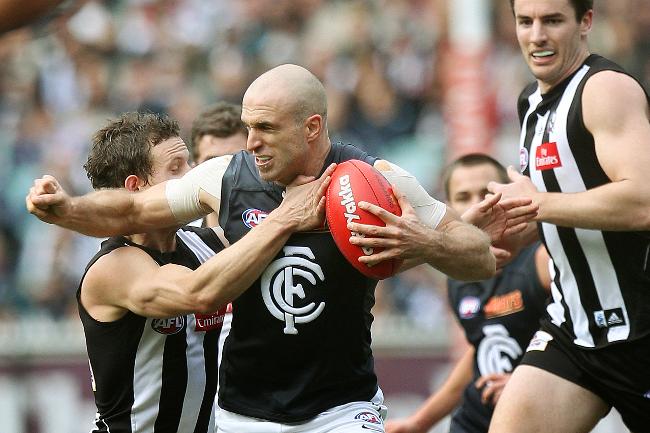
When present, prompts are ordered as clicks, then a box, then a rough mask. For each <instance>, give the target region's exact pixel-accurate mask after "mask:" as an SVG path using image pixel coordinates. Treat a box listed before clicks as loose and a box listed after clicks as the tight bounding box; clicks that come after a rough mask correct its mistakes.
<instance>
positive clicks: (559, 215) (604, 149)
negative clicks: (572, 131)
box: [488, 71, 650, 231]
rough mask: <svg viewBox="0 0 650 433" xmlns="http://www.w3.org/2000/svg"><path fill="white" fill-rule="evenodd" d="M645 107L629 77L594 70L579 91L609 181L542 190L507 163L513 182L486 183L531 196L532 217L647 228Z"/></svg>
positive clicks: (649, 140) (649, 146)
mask: <svg viewBox="0 0 650 433" xmlns="http://www.w3.org/2000/svg"><path fill="white" fill-rule="evenodd" d="M648 110H649V108H648V102H647V99H646V95H645V93H644V92H643V90H642V88H641V86H640V85H639V84H638V83H637V82H636V81H634V80H633V79H632V78H630V77H629V76H627V75H624V74H621V73H618V72H614V71H602V72H599V73H597V74H594V75H593V76H592V77H590V78H589V80H588V81H587V83H586V84H585V88H584V91H583V94H582V113H583V121H584V124H585V127H586V128H587V129H588V130H589V132H591V134H592V135H593V137H594V142H595V150H596V156H597V158H598V162H599V164H600V166H601V167H602V169H603V171H604V172H605V174H606V175H607V177H608V178H609V179H610V180H611V182H610V183H606V184H604V185H602V186H599V187H596V188H593V189H589V190H587V191H583V192H576V193H546V192H539V191H537V189H536V188H535V186H534V185H533V184H532V182H531V181H530V179H529V178H527V177H525V176H522V175H521V174H519V173H518V172H517V171H515V170H514V169H512V168H510V169H509V170H508V174H509V176H510V179H511V180H512V183H509V184H498V183H492V182H491V183H490V185H489V186H488V188H489V189H490V190H491V191H493V192H502V193H503V195H504V197H522V196H525V197H530V198H532V199H533V202H535V203H537V204H539V212H538V215H537V217H536V218H535V219H536V220H537V221H545V222H549V223H552V224H556V225H558V226H563V227H578V228H584V229H596V230H612V231H616V230H644V231H645V230H650V183H649V182H648V181H647V170H648V167H649V166H650V122H649V121H648V119H649V118H650V114H649V112H648ZM560 158H562V155H560ZM574 176H578V174H575V175H574ZM576 180H577V181H579V179H576Z"/></svg>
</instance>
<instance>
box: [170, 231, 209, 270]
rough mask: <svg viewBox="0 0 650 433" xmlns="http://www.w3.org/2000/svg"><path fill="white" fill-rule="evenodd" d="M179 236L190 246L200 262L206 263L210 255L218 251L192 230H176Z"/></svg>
mask: <svg viewBox="0 0 650 433" xmlns="http://www.w3.org/2000/svg"><path fill="white" fill-rule="evenodd" d="M176 234H177V235H178V237H179V238H181V240H182V241H183V242H184V243H185V245H187V246H188V247H189V249H190V250H192V252H193V253H194V254H195V255H196V258H197V259H199V262H200V263H205V261H206V260H208V259H209V258H210V257H212V256H214V255H215V254H216V253H215V252H214V250H213V249H212V248H210V247H209V246H208V245H207V244H206V243H205V242H203V240H202V239H201V237H200V236H199V235H197V234H196V233H194V232H191V231H183V230H178V231H177V232H176Z"/></svg>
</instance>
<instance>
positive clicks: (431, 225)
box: [28, 65, 528, 433]
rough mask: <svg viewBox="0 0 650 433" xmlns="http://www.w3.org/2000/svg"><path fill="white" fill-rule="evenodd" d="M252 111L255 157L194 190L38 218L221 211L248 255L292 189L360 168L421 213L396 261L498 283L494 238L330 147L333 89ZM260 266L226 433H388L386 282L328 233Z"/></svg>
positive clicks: (120, 227)
mask: <svg viewBox="0 0 650 433" xmlns="http://www.w3.org/2000/svg"><path fill="white" fill-rule="evenodd" d="M242 106H243V109H242V120H243V122H244V124H246V126H247V128H248V141H247V148H248V151H249V152H241V153H238V154H236V155H234V156H224V157H220V158H214V159H211V160H209V161H206V162H204V163H203V164H200V165H198V166H197V167H196V168H194V169H193V170H192V171H190V172H189V173H187V174H186V175H185V176H183V178H182V179H178V180H172V181H170V182H167V183H166V184H164V185H163V184H161V185H157V186H154V187H152V188H149V189H147V190H146V191H144V192H142V193H138V194H126V193H125V192H124V191H115V190H112V191H100V192H96V193H92V194H89V195H86V196H83V197H74V198H70V197H68V196H67V195H66V194H65V192H64V191H63V190H61V189H56V190H55V191H51V193H50V192H45V193H39V192H34V193H30V195H29V196H28V200H29V201H30V202H31V206H30V211H31V212H33V213H34V214H36V215H37V216H39V218H42V219H43V220H45V221H48V222H53V223H56V224H59V225H62V226H64V227H68V228H72V229H75V230H78V231H81V232H83V233H86V234H91V235H98V236H100V235H110V234H115V233H124V232H129V231H134V230H135V231H142V230H144V229H146V228H147V227H149V228H150V227H160V226H169V225H173V224H177V223H178V222H179V221H180V222H185V221H191V220H194V219H196V218H197V217H199V216H202V215H205V214H207V213H210V212H212V211H213V210H215V211H218V212H219V222H220V225H221V227H222V228H223V229H224V232H225V235H226V237H227V238H228V241H230V242H231V243H233V245H235V246H236V245H238V244H239V243H240V242H241V241H242V240H244V239H246V236H247V235H246V233H249V232H250V231H251V230H252V231H256V228H255V227H257V226H258V225H264V224H266V221H267V219H268V218H269V215H272V214H273V213H274V212H276V211H275V210H274V209H276V208H277V206H278V205H280V203H281V202H282V195H283V193H284V189H285V188H284V185H287V184H289V183H291V182H293V181H294V179H295V178H296V177H298V176H300V175H310V176H317V175H319V174H320V173H321V172H323V170H324V169H325V167H328V166H330V164H331V163H337V162H341V161H344V160H348V159H351V158H356V159H362V160H365V161H367V162H369V163H374V164H375V166H377V167H379V168H380V169H382V170H383V173H384V175H385V176H386V177H387V178H388V179H389V181H391V182H392V183H394V184H397V186H398V188H399V189H400V191H402V192H403V193H404V195H405V196H406V197H407V198H408V199H409V201H410V202H411V203H413V204H414V206H413V207H411V206H410V205H409V204H408V203H407V202H406V201H404V200H401V201H402V204H403V211H404V213H403V216H402V217H401V218H399V217H396V218H398V221H399V222H400V225H399V228H398V227H395V230H394V231H393V234H394V235H395V236H397V237H402V238H406V239H409V240H411V243H410V248H408V249H388V250H387V251H386V254H385V256H386V255H401V256H402V257H403V258H404V259H410V260H411V261H412V262H416V261H417V262H420V263H421V262H424V261H426V262H428V263H430V264H431V265H433V266H436V267H438V268H439V269H441V270H442V271H444V272H446V273H448V274H450V275H452V276H454V277H456V278H459V279H483V278H487V277H489V276H491V275H492V274H493V273H494V271H495V259H494V256H493V255H492V254H491V253H490V250H489V238H488V237H487V236H486V235H485V234H484V233H483V232H481V230H479V229H477V228H476V227H473V226H471V225H469V224H465V223H463V222H461V221H460V220H459V219H458V217H457V216H456V214H455V213H454V212H453V211H448V209H447V208H446V206H445V205H444V204H442V203H440V202H438V201H437V200H434V199H433V198H431V197H430V196H429V195H428V194H426V192H424V189H423V188H422V187H421V186H420V185H419V184H418V183H417V181H416V180H415V179H414V178H413V177H412V176H410V175H409V174H408V173H406V172H404V171H403V170H401V169H400V168H399V167H396V166H394V165H392V164H390V163H388V162H386V161H380V160H375V158H372V157H370V156H368V155H366V154H365V153H363V152H361V151H359V150H358V149H357V148H355V147H353V146H345V145H341V144H332V143H331V142H330V140H329V135H328V132H327V101H326V96H325V89H324V87H323V85H322V84H321V83H320V81H319V80H318V79H317V78H316V77H315V76H314V75H313V74H311V73H310V72H309V71H307V70H306V69H304V68H302V67H299V66H296V65H281V66H278V67H276V68H274V69H271V70H270V71H268V72H266V73H264V74H262V75H261V76H260V77H258V78H257V79H256V80H255V81H254V82H253V83H252V84H251V85H250V86H249V88H248V89H247V91H246V93H245V95H244V99H243V104H242ZM47 183H48V180H47V179H40V180H37V181H36V186H35V188H37V189H39V191H42V190H43V189H44V185H43V184H47ZM108 204H110V207H109V206H108ZM44 209H45V210H44ZM511 211H512V213H508V212H506V214H507V216H508V218H506V220H505V224H510V223H509V221H510V222H512V223H513V224H515V223H516V222H517V221H519V219H518V218H519V216H522V215H523V216H522V217H523V218H525V214H526V213H527V212H528V209H527V208H526V207H525V206H523V207H513V208H512V209H511ZM515 215H518V216H515ZM510 217H512V218H510ZM230 248H232V247H230ZM371 260H372V259H371ZM249 266H252V264H249ZM255 266H256V267H260V268H264V269H262V275H261V277H260V278H259V279H258V280H256V281H254V282H251V288H250V289H249V290H247V291H245V292H244V293H243V295H242V296H239V297H238V298H237V299H236V300H235V301H234V303H233V322H232V329H231V333H230V335H229V336H228V338H227V339H226V342H225V345H224V351H223V358H222V363H221V366H220V376H219V377H220V388H219V399H218V401H219V405H220V407H221V408H222V410H220V411H219V414H218V431H219V432H233V433H240V432H244V431H260V432H265V431H278V430H279V429H283V431H286V432H314V431H327V432H329V431H345V432H360V433H367V432H368V431H369V430H370V431H383V421H382V419H381V415H382V411H383V409H382V402H383V396H382V393H381V390H380V389H379V387H378V384H377V378H376V376H375V373H374V368H373V357H372V351H371V348H370V326H371V323H372V315H371V314H370V309H371V307H372V305H373V303H374V287H375V285H376V283H377V282H376V281H374V280H371V279H369V278H366V277H364V276H363V275H361V274H360V273H359V272H357V271H356V270H355V269H354V268H353V267H352V266H351V265H350V264H349V263H347V262H346V261H345V259H344V258H343V256H342V255H341V253H340V252H339V251H338V249H337V248H336V246H335V244H334V242H333V239H332V237H331V235H330V234H329V233H328V232H327V231H324V230H320V231H312V232H306V233H299V234H295V235H293V236H291V237H290V238H289V239H288V240H287V241H286V243H285V245H284V247H283V248H282V249H281V251H280V253H279V254H277V255H276V256H275V257H274V258H273V260H272V261H271V263H270V264H268V266H267V263H261V264H255Z"/></svg>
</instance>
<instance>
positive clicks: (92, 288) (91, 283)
mask: <svg viewBox="0 0 650 433" xmlns="http://www.w3.org/2000/svg"><path fill="white" fill-rule="evenodd" d="M152 266H156V267H157V264H156V262H155V261H154V260H153V258H152V257H151V256H149V255H148V254H147V253H146V252H145V251H143V250H142V249H140V248H138V247H135V246H133V245H129V244H126V243H125V244H123V245H121V246H120V247H118V248H115V249H113V250H111V251H109V252H107V253H106V254H104V255H102V256H101V257H99V258H98V259H97V260H96V261H95V262H94V263H92V265H90V266H89V268H88V270H87V271H86V273H85V275H84V277H83V280H82V285H81V286H82V288H83V290H84V291H85V292H86V293H87V294H88V293H91V294H93V293H94V294H97V295H101V296H100V297H102V298H103V297H104V295H102V293H103V292H104V291H107V290H109V291H111V292H119V290H120V288H121V287H123V286H124V283H125V281H129V280H131V279H135V278H139V277H140V276H141V275H143V274H144V273H145V272H146V270H147V269H148V268H150V267H152Z"/></svg>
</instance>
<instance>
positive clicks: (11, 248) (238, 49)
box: [0, 0, 650, 433]
mask: <svg viewBox="0 0 650 433" xmlns="http://www.w3.org/2000/svg"><path fill="white" fill-rule="evenodd" d="M596 4H597V7H596V18H595V27H594V31H593V32H592V35H591V37H590V40H591V47H592V50H593V51H594V52H597V53H600V54H602V55H605V56H608V57H611V58H613V59H614V60H616V61H618V62H619V63H621V64H622V65H624V66H625V67H627V68H628V70H629V71H631V72H632V73H633V74H635V75H636V76H637V77H638V78H639V79H640V80H641V82H643V83H644V84H645V85H646V86H648V84H650V32H648V29H649V28H650V7H648V6H650V2H649V1H648V0H616V1H602V0H600V1H599V0H596ZM450 17H453V18H450ZM287 62H291V63H298V64H301V65H303V66H305V67H307V68H309V69H310V70H311V71H313V72H314V73H315V74H316V75H317V76H318V77H319V78H321V80H322V81H323V82H324V84H325V86H326V88H327V91H328V97H329V118H328V121H329V127H330V130H331V133H332V134H331V135H332V139H333V140H342V141H346V142H353V143H356V144H358V145H360V146H361V147H364V148H366V149H367V150H368V151H369V152H371V153H373V154H376V155H378V156H381V157H384V158H387V159H390V160H392V161H394V162H396V163H398V164H400V165H402V166H403V167H404V168H406V169H408V170H410V171H411V172H413V173H414V174H416V175H417V176H418V178H419V179H420V180H421V181H422V183H423V184H425V185H426V187H427V188H428V189H429V190H430V192H431V193H433V194H434V195H437V196H439V197H442V194H441V192H440V189H439V184H438V183H439V182H438V181H439V171H440V168H441V166H442V165H444V163H445V161H447V160H448V159H449V158H451V157H454V156H456V155H458V154H460V153H464V152H468V151H471V150H482V151H486V152H489V153H491V154H493V155H495V156H496V157H497V158H499V159H500V160H501V161H503V162H505V163H506V164H515V163H517V162H518V161H516V158H517V151H516V146H517V144H516V143H517V136H518V123H517V118H516V110H515V101H516V97H517V94H518V92H519V91H520V89H521V88H522V87H523V85H524V84H525V83H526V82H528V81H529V80H531V76H530V74H529V72H528V70H527V69H526V67H525V65H524V62H523V61H522V59H521V56H520V53H519V50H518V48H517V45H516V40H515V37H514V25H513V18H512V15H511V12H510V9H509V2H508V1H506V0H492V1H489V0H351V1H333V0H330V1H327V0H167V1H162V0H161V1H155V0H112V1H103V2H102V1H94V0H90V1H68V2H65V3H64V5H63V6H62V7H59V8H58V9H57V10H56V11H54V12H53V13H51V14H49V15H48V16H47V17H45V18H43V19H40V20H39V21H37V22H36V23H34V24H32V25H31V26H30V27H27V28H23V29H19V30H16V31H12V32H9V33H5V34H2V35H0V131H1V132H2V133H1V134H0V166H1V167H2V170H1V171H0V209H1V210H0V432H1V433H59V432H61V433H78V432H86V431H89V430H90V426H91V421H92V418H93V414H94V406H93V402H92V393H91V391H90V384H89V377H88V376H89V373H88V366H87V361H86V359H85V348H84V344H83V338H82V334H81V330H80V323H79V319H78V316H77V310H76V303H75V300H74V292H75V290H76V288H77V283H78V280H79V277H80V274H81V272H82V270H83V268H84V266H85V264H86V262H87V260H88V259H89V258H90V257H91V256H92V255H93V254H94V251H95V250H96V248H97V246H98V243H99V240H97V239H91V238H86V237H83V236H79V235H76V234H73V233H71V232H68V231H65V230H62V229H58V228H57V227H52V226H49V225H46V224H43V223H40V222H39V221H38V220H37V219H36V218H34V217H31V216H30V215H29V214H27V213H26V211H25V209H24V196H25V194H26V192H27V190H28V189H29V187H30V185H31V183H32V180H33V179H34V178H36V177H40V176H41V175H42V174H45V173H49V174H53V175H55V176H56V177H57V178H58V179H59V180H60V181H61V182H62V183H63V184H64V186H65V187H66V189H67V190H68V191H70V192H71V193H74V194H81V193H84V192H87V191H89V189H90V185H89V182H88V180H87V179H86V177H85V174H84V171H83V169H82V167H81V166H82V164H83V162H84V161H85V158H86V151H87V147H88V144H89V137H90V135H91V134H92V132H93V131H94V130H95V129H97V128H98V127H100V126H101V125H103V123H104V122H105V121H106V119H108V118H110V117H112V116H115V115H116V114H117V113H121V112H123V111H128V110H151V111H160V112H167V113H169V114H170V115H171V116H173V117H175V118H176V119H178V120H179V121H180V124H181V127H182V131H183V134H184V137H186V138H188V136H189V127H190V124H191V121H192V119H193V118H194V117H195V116H196V115H197V113H198V112H199V111H200V110H201V109H202V108H203V107H205V106H206V105H207V104H210V103H212V102H215V101H216V100H220V99H224V100H229V101H232V102H237V103H239V102H241V96H242V94H243V91H244V90H245V88H246V86H247V85H248V84H249V83H250V82H251V81H252V79H254V78H255V77H256V76H257V75H259V74H260V73H261V72H263V71H265V70H267V69H269V68H270V67H273V66H275V65H277V64H280V63H287ZM188 141H189V140H188ZM614 145H615V144H614ZM374 313H375V317H376V322H375V325H374V327H373V336H374V345H375V352H376V358H377V362H376V364H377V371H378V374H379V376H380V383H381V385H382V388H383V389H384V391H385V392H386V394H387V402H388V404H389V406H390V410H391V416H400V415H404V414H407V413H409V412H410V411H411V410H412V409H413V408H414V407H415V406H416V405H417V404H418V403H419V402H421V401H422V400H423V398H425V397H426V395H427V394H428V393H429V392H430V391H431V390H432V389H433V388H434V387H435V386H436V385H437V384H439V381H440V380H441V379H442V378H443V377H444V375H445V374H446V372H447V368H448V362H449V361H450V360H451V359H453V357H454V356H455V355H454V354H457V353H458V352H459V351H461V350H462V347H463V346H462V343H460V342H459V341H460V340H461V339H460V338H459V332H458V330H457V328H456V326H455V324H454V323H453V319H451V317H450V315H449V313H448V311H447V307H446V297H445V283H444V277H443V276H441V275H439V274H438V273H436V272H435V271H432V270H430V269H427V268H418V269H416V270H414V271H410V272H408V273H406V274H404V275H401V276H399V277H398V278H393V279H390V280H387V281H385V282H382V283H381V284H380V287H379V288H378V291H377V305H376V308H375V310H374ZM436 431H444V430H443V429H442V428H440V429H438V430H436ZM598 431H599V432H600V433H606V432H612V433H613V432H620V431H623V430H622V428H621V427H620V426H619V425H618V424H617V421H616V419H615V418H614V419H613V420H611V421H610V420H608V421H606V422H604V423H601V425H600V426H599V427H598Z"/></svg>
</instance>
